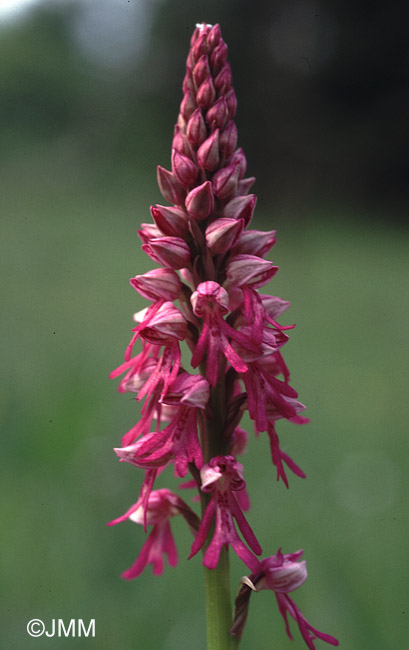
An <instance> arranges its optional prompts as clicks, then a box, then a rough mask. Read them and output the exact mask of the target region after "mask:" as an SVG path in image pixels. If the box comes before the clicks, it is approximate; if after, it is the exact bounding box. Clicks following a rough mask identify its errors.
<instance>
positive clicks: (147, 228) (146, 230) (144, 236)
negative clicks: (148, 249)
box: [138, 223, 163, 244]
mask: <svg viewBox="0 0 409 650" xmlns="http://www.w3.org/2000/svg"><path fill="white" fill-rule="evenodd" d="M162 234H163V233H162V231H161V230H159V228H158V226H156V225H155V224H154V223H141V227H140V229H139V230H138V235H139V237H140V238H141V240H142V242H143V243H144V244H148V243H149V242H150V241H151V239H154V238H155V237H161V236H162Z"/></svg>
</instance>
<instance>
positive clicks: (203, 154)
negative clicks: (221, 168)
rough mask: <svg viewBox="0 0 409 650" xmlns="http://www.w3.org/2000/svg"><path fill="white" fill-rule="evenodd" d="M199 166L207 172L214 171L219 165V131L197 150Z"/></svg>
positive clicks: (214, 132)
mask: <svg viewBox="0 0 409 650" xmlns="http://www.w3.org/2000/svg"><path fill="white" fill-rule="evenodd" d="M197 164H198V165H199V167H202V168H203V169H206V171H213V170H214V169H216V167H217V165H218V164H219V129H216V130H215V131H213V133H212V135H211V136H210V137H208V138H207V139H206V140H205V141H204V142H203V143H202V144H201V145H200V147H199V149H198V150H197Z"/></svg>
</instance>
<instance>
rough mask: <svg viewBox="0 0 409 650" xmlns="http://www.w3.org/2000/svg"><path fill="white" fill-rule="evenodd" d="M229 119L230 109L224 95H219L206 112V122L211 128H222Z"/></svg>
mask: <svg viewBox="0 0 409 650" xmlns="http://www.w3.org/2000/svg"><path fill="white" fill-rule="evenodd" d="M228 119H229V109H228V108H227V104H226V100H225V99H224V97H219V99H218V100H217V101H215V103H214V104H213V106H211V107H210V108H209V110H208V111H207V113H206V122H207V123H208V125H209V126H210V128H211V129H215V128H219V129H222V128H223V127H224V126H225V125H226V122H227V120H228Z"/></svg>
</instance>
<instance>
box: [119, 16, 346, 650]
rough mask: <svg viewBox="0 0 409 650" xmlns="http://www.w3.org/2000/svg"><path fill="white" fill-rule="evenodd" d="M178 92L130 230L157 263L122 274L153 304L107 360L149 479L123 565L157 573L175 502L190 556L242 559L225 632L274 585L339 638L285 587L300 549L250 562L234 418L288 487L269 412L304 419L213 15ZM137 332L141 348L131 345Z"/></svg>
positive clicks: (138, 462)
mask: <svg viewBox="0 0 409 650" xmlns="http://www.w3.org/2000/svg"><path fill="white" fill-rule="evenodd" d="M183 93H184V94H183V99H182V102H181V105H180V112H179V116H178V120H177V124H176V126H175V130H174V136H173V142H172V155H171V170H167V169H164V168H163V167H160V166H159V167H158V170H157V177H158V184H159V188H160V191H161V193H162V195H163V197H164V199H165V200H166V201H167V202H168V203H169V204H170V205H169V206H168V205H154V206H152V207H151V215H152V218H153V223H143V224H142V225H141V229H140V231H139V235H140V238H141V240H142V249H143V250H144V251H145V253H146V254H147V255H148V256H149V257H150V258H151V259H152V260H153V261H154V262H155V263H156V264H157V265H158V268H155V269H153V270H151V271H148V272H147V273H144V274H142V275H137V276H135V277H134V278H131V281H130V282H131V285H132V287H133V288H134V289H136V291H137V292H138V293H139V294H140V295H141V296H143V297H144V298H146V299H147V300H148V301H149V303H150V304H149V306H148V307H147V308H145V309H144V310H142V311H141V312H138V313H137V314H135V315H134V320H135V322H136V326H135V327H134V329H133V336H132V339H131V342H130V344H129V345H128V347H127V349H126V353H125V362H124V363H123V364H122V365H121V366H120V367H119V368H117V370H115V371H114V372H113V373H112V376H113V377H116V376H119V375H121V374H124V376H123V378H122V379H121V382H120V384H119V390H120V391H121V392H127V391H130V392H133V393H135V394H136V398H137V400H138V401H139V400H143V406H142V412H141V419H140V420H139V422H138V423H137V424H136V425H135V426H133V427H132V428H131V430H130V431H128V432H127V433H126V434H125V436H124V437H123V439H122V446H121V447H119V448H116V449H115V452H116V454H117V455H118V457H119V458H120V459H121V460H122V461H126V462H128V463H131V464H133V465H135V466H136V467H139V468H141V469H143V470H145V478H144V481H143V484H142V488H141V492H140V495H139V499H138V501H137V503H136V504H135V505H134V506H132V507H131V508H130V510H129V511H128V512H126V513H125V514H124V515H123V516H122V517H119V518H118V519H115V520H114V521H113V522H111V523H112V524H114V523H118V522H119V521H123V520H125V519H131V520H133V521H135V522H137V523H140V524H143V525H144V527H145V530H146V528H147V526H152V530H151V532H150V534H149V537H148V539H147V542H146V544H145V546H144V547H143V549H142V551H141V553H140V555H139V557H138V559H137V561H136V562H135V564H134V565H133V566H132V567H131V568H130V569H128V570H127V571H126V572H125V573H124V574H123V576H124V577H125V578H128V579H129V578H134V577H136V576H137V575H139V574H140V573H141V572H142V571H143V569H144V568H145V566H146V565H147V564H149V563H150V564H152V565H153V569H154V573H156V574H159V573H161V572H162V570H163V555H164V554H166V555H167V557H168V561H169V563H170V564H171V565H172V566H174V565H175V564H176V562H177V551H176V546H175V543H174V540H173V537H172V533H171V529H170V523H169V519H170V517H171V516H175V515H178V514H181V515H182V516H183V517H184V519H185V520H186V522H187V523H188V525H189V528H190V530H191V531H192V533H193V535H194V537H195V539H194V542H193V545H192V550H191V554H190V557H192V556H194V555H195V554H196V553H197V552H198V551H199V550H200V549H201V548H203V547H204V546H205V543H206V541H208V542H209V543H208V545H207V548H206V550H205V553H204V556H203V564H204V565H205V566H206V567H207V568H209V569H214V568H215V567H216V566H217V563H218V559H219V555H220V552H221V549H222V548H223V547H226V546H227V545H230V546H231V547H232V548H233V550H234V551H235V552H236V553H237V555H238V556H239V557H240V558H241V560H242V561H243V562H244V563H245V564H246V565H247V567H248V568H249V569H250V571H251V574H250V576H249V578H247V579H246V581H245V582H244V583H243V586H242V588H241V590H240V593H239V596H238V598H237V601H236V615H235V622H234V625H233V627H232V630H231V633H232V634H235V635H237V636H241V633H242V630H243V627H244V623H245V620H246V616H247V608H248V602H249V597H250V594H251V593H252V592H253V591H259V590H260V589H272V590H273V591H274V592H275V593H276V596H277V602H278V606H279V609H280V612H281V613H282V615H283V617H284V619H285V621H286V627H287V632H288V633H289V634H290V632H289V628H288V623H287V618H286V617H287V613H289V614H290V615H291V616H292V617H293V618H294V619H295V620H296V621H297V623H298V625H299V628H300V631H301V633H302V635H303V637H304V639H305V641H306V642H307V645H308V646H309V647H310V648H314V645H313V639H314V638H316V637H318V638H322V639H324V640H325V641H327V642H329V643H332V644H336V640H335V639H333V637H330V636H329V635H324V634H322V633H320V632H318V631H317V630H315V629H314V628H312V627H311V626H310V625H309V624H308V622H307V621H306V620H305V619H304V618H303V617H302V615H301V613H300V612H299V610H298V609H297V607H296V605H295V604H294V602H293V601H292V600H291V599H290V597H289V596H288V595H287V593H288V592H289V591H292V590H293V589H295V588H296V587H298V586H300V585H301V584H302V583H303V582H304V581H305V579H306V575H307V574H306V569H305V562H301V563H299V562H298V558H299V556H300V553H301V552H297V553H295V554H290V555H282V554H281V551H278V553H277V554H276V555H274V556H270V557H269V558H266V559H264V560H262V561H260V560H259V558H258V556H259V555H261V553H262V549H261V546H260V544H259V542H258V541H257V539H256V537H255V535H254V533H253V531H252V529H251V528H250V526H249V524H248V522H247V520H246V518H245V516H244V514H243V511H245V510H247V509H248V507H249V498H248V495H247V492H246V489H245V487H246V483H245V480H244V475H243V466H242V465H241V463H239V462H238V460H237V456H238V455H240V454H242V453H243V452H244V451H245V449H246V446H247V442H248V435H247V433H246V431H245V430H244V429H243V428H242V427H241V426H240V421H241V418H242V415H243V413H244V412H246V411H247V412H248V414H249V416H250V419H251V420H252V421H253V424H254V430H255V433H256V435H258V434H260V433H266V434H267V436H268V438H269V444H270V449H271V457H272V462H273V464H274V466H275V467H276V473H277V480H279V479H282V480H283V482H284V483H285V485H286V486H287V487H288V478H287V474H286V467H285V466H287V467H288V468H289V469H290V470H291V471H292V472H294V473H295V474H296V475H297V476H299V477H305V474H304V473H303V471H302V470H301V469H300V467H298V465H297V464H296V463H295V462H294V461H293V460H292V459H291V458H290V457H289V456H288V455H287V454H286V453H285V452H284V451H283V450H282V449H281V447H280V441H279V438H278V435H277V432H276V421H277V420H279V419H281V418H285V419H287V420H290V421H291V422H294V423H296V424H302V423H304V422H306V421H307V420H306V418H304V417H303V416H301V415H300V413H301V412H302V411H303V410H304V408H305V407H304V406H303V404H301V403H300V402H299V401H298V399H297V397H298V396H297V393H296V391H295V390H294V389H293V388H292V387H291V386H290V384H289V371H288V368H287V366H286V364H285V362H284V359H283V356H282V353H281V348H282V347H283V345H284V344H285V343H286V342H287V340H288V335H287V333H286V331H287V330H289V329H291V327H292V326H283V325H280V324H279V323H278V321H277V319H278V318H279V317H280V316H281V315H282V313H283V312H284V311H285V310H286V309H287V307H288V306H289V303H288V302H286V301H285V300H283V299H281V298H279V297H275V296H270V295H268V294H263V293H260V291H259V289H260V288H261V287H263V286H264V285H265V284H267V283H268V282H269V281H270V280H271V278H272V277H273V276H274V275H275V273H276V271H277V266H275V265H274V264H273V262H271V261H268V260H266V259H265V256H266V254H267V253H268V252H269V251H270V249H271V248H272V246H273V245H274V243H275V241H276V237H275V231H268V232H263V231H259V230H253V229H251V228H249V226H250V224H251V221H252V217H253V212H254V208H255V205H256V196H255V195H254V194H249V191H250V189H251V186H252V185H253V182H254V180H255V179H254V178H251V177H246V158H245V155H244V153H243V150H242V149H241V148H238V147H237V128H236V125H235V122H234V116H235V113H236V107H237V100H236V95H235V92H234V89H233V86H232V75H231V69H230V65H229V63H228V61H227V46H226V44H225V42H224V41H223V39H222V36H221V31H220V27H219V26H218V25H214V26H211V25H206V24H202V25H198V26H197V28H196V30H195V31H194V34H193V37H192V40H191V47H190V51H189V55H188V58H187V65H186V75H185V79H184V82H183ZM137 342H140V345H141V351H140V352H138V353H137V354H135V355H134V356H133V354H134V352H133V351H134V347H135V344H136V343H137ZM182 342H184V343H185V344H187V346H188V348H189V350H190V354H191V361H190V365H191V368H185V367H184V366H183V365H182V361H181V358H182V357H181V348H180V344H181V343H182ZM192 369H196V372H189V370H192ZM167 466H172V467H173V468H174V472H175V474H176V475H177V476H178V477H181V478H183V477H185V476H186V475H187V474H188V472H189V473H190V474H191V477H192V479H191V480H190V481H189V482H188V483H187V484H185V486H184V487H186V485H187V486H188V487H192V488H196V490H197V491H198V493H199V494H200V495H201V498H202V506H203V508H202V509H203V515H202V517H201V518H199V517H198V515H196V514H195V513H194V511H193V510H192V509H191V508H190V507H189V506H188V505H187V504H186V502H185V501H183V500H182V499H181V498H180V497H179V496H177V495H176V494H174V493H173V492H171V491H170V490H167V489H161V490H154V489H153V488H154V482H155V478H156V476H157V474H158V473H159V472H162V470H164V469H165V468H166V467H167ZM209 536H210V538H211V539H209ZM271 576H274V578H271ZM277 576H278V577H277Z"/></svg>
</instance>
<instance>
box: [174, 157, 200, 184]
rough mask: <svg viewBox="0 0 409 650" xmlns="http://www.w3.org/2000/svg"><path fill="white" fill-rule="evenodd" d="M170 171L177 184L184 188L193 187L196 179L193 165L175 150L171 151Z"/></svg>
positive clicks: (195, 168)
mask: <svg viewBox="0 0 409 650" xmlns="http://www.w3.org/2000/svg"><path fill="white" fill-rule="evenodd" d="M172 171H173V174H174V176H175V177H176V178H177V180H178V181H179V183H180V184H181V185H183V186H184V187H190V186H191V185H193V184H194V182H195V180H196V178H197V167H196V165H195V163H194V162H193V161H192V160H190V158H188V157H187V156H184V155H183V154H181V153H179V151H177V150H176V149H173V151H172Z"/></svg>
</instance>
